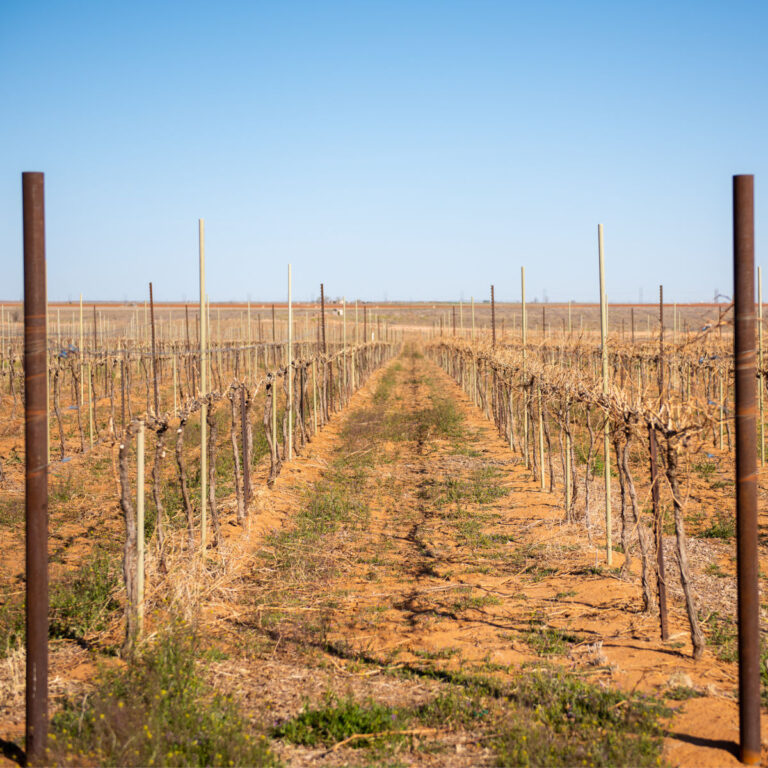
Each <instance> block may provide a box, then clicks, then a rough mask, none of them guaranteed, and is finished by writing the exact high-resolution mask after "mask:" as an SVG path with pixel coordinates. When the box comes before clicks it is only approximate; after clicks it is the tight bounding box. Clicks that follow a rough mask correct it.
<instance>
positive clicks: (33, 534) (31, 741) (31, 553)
mask: <svg viewBox="0 0 768 768" xmlns="http://www.w3.org/2000/svg"><path fill="white" fill-rule="evenodd" d="M21 189H22V201H23V208H24V213H23V216H24V392H25V397H24V444H25V454H26V457H25V464H26V480H25V482H26V526H27V537H26V563H27V586H26V590H27V591H26V630H27V648H26V650H27V673H26V678H27V679H26V683H27V688H26V759H27V764H28V765H42V764H43V763H44V761H45V743H46V740H47V736H48V464H47V448H48V409H47V404H46V386H47V378H48V371H47V362H46V347H47V339H46V328H45V315H46V311H45V310H46V287H45V271H46V270H45V204H44V181H43V174H42V173H23V174H22V175H21Z"/></svg>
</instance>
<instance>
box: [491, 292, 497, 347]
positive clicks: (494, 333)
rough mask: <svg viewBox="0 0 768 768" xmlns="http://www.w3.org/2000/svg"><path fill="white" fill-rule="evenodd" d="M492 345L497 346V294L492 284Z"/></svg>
mask: <svg viewBox="0 0 768 768" xmlns="http://www.w3.org/2000/svg"><path fill="white" fill-rule="evenodd" d="M491 346H492V347H495V346H496V296H495V295H494V289H493V286H491Z"/></svg>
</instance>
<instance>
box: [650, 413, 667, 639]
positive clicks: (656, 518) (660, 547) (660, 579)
mask: <svg viewBox="0 0 768 768" xmlns="http://www.w3.org/2000/svg"><path fill="white" fill-rule="evenodd" d="M648 453H649V455H650V459H651V506H652V508H653V535H654V539H655V541H656V582H657V587H658V592H659V623H660V624H661V639H662V640H663V641H664V642H666V641H667V640H668V639H669V620H668V618H667V581H666V573H665V566H664V512H663V511H662V508H661V498H660V493H659V460H658V450H657V444H656V430H655V429H654V428H653V427H652V426H651V425H650V424H649V425H648Z"/></svg>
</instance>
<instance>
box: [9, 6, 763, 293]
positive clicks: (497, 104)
mask: <svg viewBox="0 0 768 768" xmlns="http://www.w3.org/2000/svg"><path fill="white" fill-rule="evenodd" d="M25 170H36V171H43V172H45V174H46V215H47V253H48V272H49V296H50V298H51V299H52V300H60V299H64V300H66V299H69V298H73V299H74V298H77V296H78V294H79V293H80V292H82V293H83V294H84V295H85V297H86V299H97V298H98V299H123V298H132V299H133V298H144V297H145V295H146V293H147V283H148V282H149V281H150V280H152V281H153V283H154V288H155V295H156V297H157V299H158V300H175V299H183V298H186V299H193V298H194V297H195V296H196V295H197V292H198V283H197V279H198V277H197V218H198V217H200V216H202V217H204V218H205V221H206V229H207V249H206V250H207V258H208V287H209V294H210V296H211V299H212V300H224V299H242V300H245V299H247V298H249V297H250V298H251V299H252V300H254V301H256V300H262V299H263V300H268V299H278V298H281V297H284V295H285V291H286V286H285V282H286V279H285V275H286V265H287V263H288V262H291V263H292V264H293V270H294V296H295V297H296V299H297V300H304V299H309V298H313V297H315V296H316V295H317V293H318V284H319V283H320V281H324V282H325V284H326V289H327V292H328V293H329V295H331V296H337V295H338V296H340V295H342V294H344V295H346V296H347V297H348V298H353V297H359V298H363V299H373V300H381V299H384V298H389V299H443V300H453V299H459V298H461V297H462V296H463V297H464V298H465V299H468V298H469V296H470V295H474V296H475V297H485V296H486V295H487V293H488V286H489V284H490V283H491V282H493V283H495V284H496V290H497V296H498V298H499V299H501V300H516V299H518V297H519V279H520V278H519V267H520V265H522V264H524V265H525V266H526V272H527V276H528V295H529V297H531V298H533V297H537V298H539V299H540V300H543V299H544V298H545V296H546V297H548V298H549V300H550V301H557V300H566V299H571V298H572V299H575V300H587V301H591V300H596V299H597V295H598V290H597V277H598V275H597V238H596V225H597V223H598V222H602V223H603V224H604V226H605V243H606V259H607V261H606V263H607V269H606V271H607V290H608V295H609V299H611V300H614V301H619V300H622V301H623V300H635V301H636V300H638V298H639V296H640V294H641V291H642V295H643V298H644V299H645V300H646V301H647V300H652V299H653V298H654V297H655V296H656V291H657V286H658V284H659V283H661V282H663V283H664V286H665V295H666V296H667V297H668V298H669V300H670V301H675V300H676V301H681V302H682V301H688V300H711V298H712V296H713V294H714V291H715V288H718V289H720V291H721V292H722V293H725V294H730V292H731V282H732V280H731V176H732V174H734V173H754V174H755V176H756V182H755V183H756V198H757V211H756V215H757V259H758V263H760V261H761V258H762V255H763V254H764V253H765V248H764V247H763V244H764V242H765V241H764V240H763V239H762V234H763V233H764V232H765V231H766V227H765V226H764V224H765V223H766V221H768V194H762V190H763V189H768V3H766V2H763V1H760V2H740V1H739V0H732V1H731V2H725V0H722V2H707V1H706V0H696V1H695V2H684V1H682V0H678V1H677V2H658V3H655V2H622V1H619V0H611V2H589V0H584V1H582V2H578V1H577V0H569V1H568V2H534V1H533V0H528V2H524V3H523V2H514V1H513V0H499V1H498V2H492V1H490V0H463V1H459V0H439V1H438V0H434V1H431V0H383V1H381V2H379V1H378V0H355V1H350V2H336V1H335V0H308V1H307V2H293V1H292V0H273V1H272V2H259V1H258V0H243V1H242V2H235V1H234V0H231V1H229V2H228V1H227V0H221V1H219V2H213V0H206V1H205V2H196V1H195V0H178V1H177V2H163V0H152V1H151V2H149V1H145V0H132V2H112V1H111V0H90V1H89V0H67V1H66V2H65V1H64V0H60V1H58V2H56V1H54V0H2V2H0V264H2V267H3V269H2V275H3V277H2V281H1V282H0V299H18V298H19V297H20V295H21V285H22V270H21V191H20V190H21V179H20V174H21V172H22V171H25ZM765 263H766V264H768V258H766V259H765ZM766 279H767V280H768V277H767V278H766Z"/></svg>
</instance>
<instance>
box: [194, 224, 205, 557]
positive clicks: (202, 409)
mask: <svg viewBox="0 0 768 768" xmlns="http://www.w3.org/2000/svg"><path fill="white" fill-rule="evenodd" d="M197 224H198V244H199V260H200V398H201V406H200V550H201V551H202V552H205V543H206V542H205V539H206V529H207V519H206V518H207V513H208V510H207V503H208V502H207V499H208V403H207V401H206V397H207V395H208V316H207V312H206V301H205V222H204V221H203V219H198V222H197Z"/></svg>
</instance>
